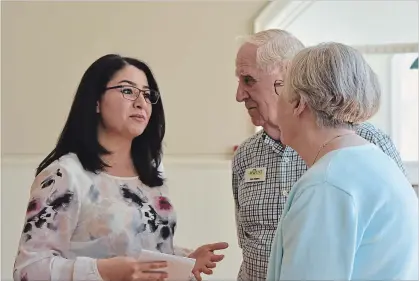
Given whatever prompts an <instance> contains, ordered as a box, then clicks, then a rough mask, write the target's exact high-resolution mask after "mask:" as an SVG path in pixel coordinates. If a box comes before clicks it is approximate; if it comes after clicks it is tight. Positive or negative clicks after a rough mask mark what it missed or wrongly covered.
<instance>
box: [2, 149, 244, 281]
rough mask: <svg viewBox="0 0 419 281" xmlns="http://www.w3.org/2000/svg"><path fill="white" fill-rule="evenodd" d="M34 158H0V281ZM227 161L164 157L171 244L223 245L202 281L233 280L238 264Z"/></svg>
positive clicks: (6, 274) (7, 271) (8, 270)
mask: <svg viewBox="0 0 419 281" xmlns="http://www.w3.org/2000/svg"><path fill="white" fill-rule="evenodd" d="M40 160H41V158H40V157H37V156H35V157H34V156H22V155H20V156H18V155H3V156H2V165H1V169H2V175H1V180H2V181H1V183H2V185H1V188H2V190H1V191H2V192H1V198H2V202H1V203H2V206H1V207H2V208H1V211H2V212H1V218H2V226H3V227H2V236H1V239H2V240H1V241H2V248H1V253H2V259H1V267H2V270H1V278H2V280H11V279H12V267H13V263H14V257H15V254H16V250H17V244H18V241H19V237H20V233H21V230H22V226H23V219H24V215H25V211H26V206H27V203H28V199H29V189H30V186H31V184H32V181H33V179H34V169H35V167H36V165H37V164H38V163H39V161H40ZM230 165H231V161H230V160H220V159H205V158H198V157H196V158H195V157H194V158H179V157H165V159H164V168H165V172H166V176H167V178H168V184H169V188H170V195H171V199H172V201H173V204H174V207H175V208H176V209H177V213H178V228H177V233H176V236H175V237H176V238H175V240H176V244H177V245H179V246H182V247H188V248H195V247H198V246H200V245H202V244H206V243H213V242H218V241H226V242H228V243H229V244H230V247H229V249H227V250H226V251H224V253H225V255H226V257H225V259H224V261H222V262H221V263H219V264H218V266H217V268H216V269H215V271H214V274H213V275H212V276H205V275H203V277H204V279H206V280H234V279H235V278H236V276H237V272H238V270H239V265H240V262H241V252H240V249H239V248H238V245H237V238H236V229H235V221H234V203H233V197H232V190H231V174H230V173H231V169H230Z"/></svg>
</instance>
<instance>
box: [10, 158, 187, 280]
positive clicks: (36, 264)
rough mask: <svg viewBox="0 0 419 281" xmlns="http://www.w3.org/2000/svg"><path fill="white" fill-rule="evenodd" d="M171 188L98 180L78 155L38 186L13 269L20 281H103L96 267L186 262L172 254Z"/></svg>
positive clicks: (42, 178)
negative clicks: (102, 262) (157, 256)
mask: <svg viewBox="0 0 419 281" xmlns="http://www.w3.org/2000/svg"><path fill="white" fill-rule="evenodd" d="M167 192H168V190H167V187H166V186H165V185H163V186H161V187H153V188H150V187H148V186H146V185H144V184H143V183H142V182H141V181H140V180H139V178H138V177H128V178H122V177H115V176H111V175H108V174H106V173H104V172H102V173H99V174H94V173H90V172H87V171H85V170H84V169H83V167H82V165H81V163H80V162H79V160H78V158H77V156H76V155H75V154H67V155H65V156H63V157H61V158H60V159H59V160H57V161H55V162H54V163H52V164H51V165H50V166H49V167H48V168H46V169H45V170H44V171H42V172H41V173H40V174H39V175H38V176H37V177H36V178H35V180H34V182H33V185H32V187H31V191H30V201H29V204H28V208H27V213H26V218H25V224H24V227H23V231H22V236H21V238H20V243H19V248H18V254H17V257H16V260H15V266H14V272H13V276H14V280H15V281H30V280H37V281H38V280H51V281H55V280H65V281H68V280H74V281H83V280H91V281H100V280H102V278H101V276H100V275H99V273H98V270H97V265H96V260H97V259H101V258H110V257H114V256H131V257H134V258H135V257H138V256H139V254H140V252H141V249H146V250H153V251H159V252H162V253H167V254H176V255H182V256H186V255H187V254H188V253H187V250H185V249H181V248H176V247H174V246H173V235H174V233H175V229H176V214H175V212H174V210H173V207H172V205H171V203H170V200H169V199H168V194H167Z"/></svg>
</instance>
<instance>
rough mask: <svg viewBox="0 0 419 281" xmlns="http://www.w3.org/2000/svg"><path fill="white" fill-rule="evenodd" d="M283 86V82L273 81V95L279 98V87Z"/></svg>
mask: <svg viewBox="0 0 419 281" xmlns="http://www.w3.org/2000/svg"><path fill="white" fill-rule="evenodd" d="M283 86H284V81H282V80H275V82H274V89H275V94H277V95H278V96H279V94H280V89H279V88H280V87H283Z"/></svg>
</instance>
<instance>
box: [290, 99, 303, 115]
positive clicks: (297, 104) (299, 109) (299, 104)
mask: <svg viewBox="0 0 419 281" xmlns="http://www.w3.org/2000/svg"><path fill="white" fill-rule="evenodd" d="M292 103H293V105H294V115H295V116H300V115H301V113H303V111H304V109H305V108H306V107H307V103H306V101H305V99H304V98H303V97H302V96H299V97H298V99H296V100H295V101H293V102H292Z"/></svg>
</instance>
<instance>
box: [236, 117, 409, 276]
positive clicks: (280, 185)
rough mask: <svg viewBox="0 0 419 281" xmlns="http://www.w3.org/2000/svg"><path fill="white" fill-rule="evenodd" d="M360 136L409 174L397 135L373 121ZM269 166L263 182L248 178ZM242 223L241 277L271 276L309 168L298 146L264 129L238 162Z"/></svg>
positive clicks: (238, 210)
mask: <svg viewBox="0 0 419 281" xmlns="http://www.w3.org/2000/svg"><path fill="white" fill-rule="evenodd" d="M356 132H357V134H358V135H360V136H361V137H363V138H364V139H366V140H368V141H370V142H371V143H374V144H375V145H377V146H379V147H380V148H381V149H382V150H383V151H384V152H385V153H386V154H388V155H389V156H390V157H391V158H393V159H394V160H395V161H396V162H397V164H398V165H399V167H400V168H401V169H402V171H403V172H404V173H405V174H406V171H405V169H404V166H403V163H402V161H401V158H400V155H399V153H398V151H397V149H396V147H395V146H394V144H393V142H392V141H391V139H390V138H389V137H388V136H387V135H386V134H384V133H383V132H382V131H380V130H379V129H377V128H375V127H374V126H373V125H371V124H368V123H364V124H361V125H359V126H357V128H356ZM261 167H266V179H265V181H263V182H250V183H249V182H245V171H246V169H249V168H261ZM232 170H233V177H232V185H233V195H234V201H235V207H236V223H237V234H238V242H239V246H240V248H241V249H242V256H243V261H242V264H241V267H240V271H239V274H238V280H242V281H250V280H251V281H254V280H265V278H266V271H267V266H268V260H269V255H270V251H271V244H272V240H273V238H274V236H275V232H276V228H277V226H278V222H279V219H280V217H281V213H282V210H283V209H284V205H285V202H286V200H287V196H288V193H289V192H290V190H291V187H292V186H293V185H294V183H295V182H296V181H297V180H298V179H299V178H300V177H301V176H302V175H303V173H304V172H305V171H306V170H307V166H306V164H305V163H304V161H303V159H302V158H301V157H300V156H299V155H298V154H297V152H295V151H294V150H293V149H292V148H290V147H288V146H284V145H282V144H281V143H280V142H277V141H275V140H273V139H272V138H270V137H269V136H268V135H267V134H266V133H265V132H263V130H262V131H260V132H258V133H256V134H255V135H253V136H252V137H250V138H248V139H247V140H246V141H244V142H243V143H242V144H241V145H240V147H239V148H238V149H237V151H236V153H235V154H234V158H233V163H232Z"/></svg>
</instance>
